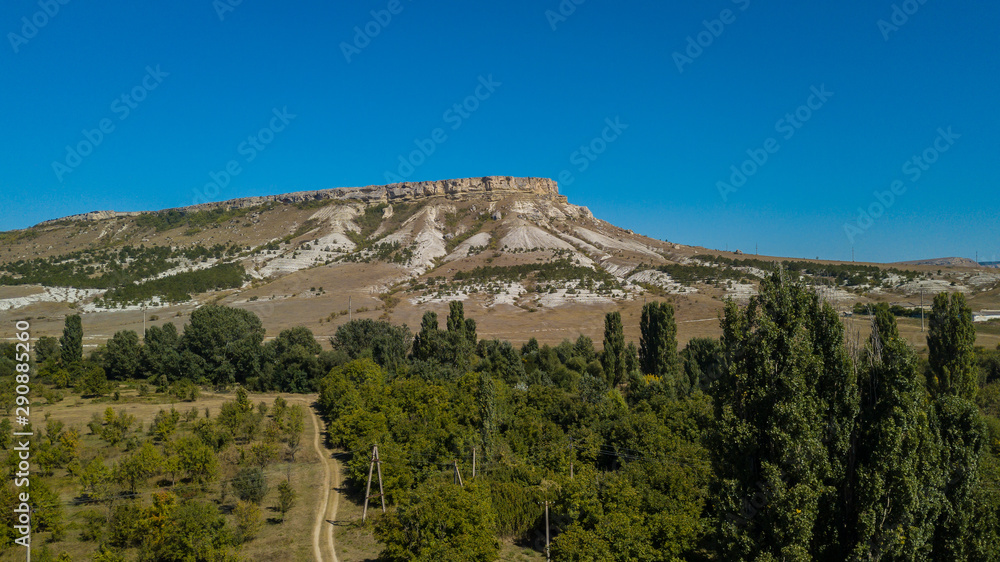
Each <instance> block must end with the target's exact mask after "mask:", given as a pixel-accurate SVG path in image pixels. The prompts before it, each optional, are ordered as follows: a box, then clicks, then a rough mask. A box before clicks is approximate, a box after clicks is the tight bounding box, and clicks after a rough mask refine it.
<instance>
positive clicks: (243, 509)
mask: <svg viewBox="0 0 1000 562" xmlns="http://www.w3.org/2000/svg"><path fill="white" fill-rule="evenodd" d="M233 515H234V516H235V517H236V537H237V539H238V540H239V541H240V542H250V541H252V540H253V539H255V538H257V535H258V534H260V530H261V529H262V528H263V527H264V517H263V515H261V511H260V506H259V505H257V504H256V503H254V502H249V501H238V502H236V508H235V509H233Z"/></svg>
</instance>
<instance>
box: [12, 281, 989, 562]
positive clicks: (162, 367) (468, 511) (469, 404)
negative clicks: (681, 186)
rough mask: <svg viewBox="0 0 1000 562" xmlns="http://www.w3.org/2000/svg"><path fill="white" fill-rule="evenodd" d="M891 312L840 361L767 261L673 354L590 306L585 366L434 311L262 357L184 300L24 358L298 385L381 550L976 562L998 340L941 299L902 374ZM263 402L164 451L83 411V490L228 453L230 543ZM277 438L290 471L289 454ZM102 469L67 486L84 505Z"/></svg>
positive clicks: (652, 307) (49, 367)
mask: <svg viewBox="0 0 1000 562" xmlns="http://www.w3.org/2000/svg"><path fill="white" fill-rule="evenodd" d="M892 312H893V311H892V309H891V308H890V307H889V306H888V305H885V304H882V305H878V306H877V307H875V308H874V309H873V314H872V315H871V323H872V329H871V336H870V337H869V338H868V340H867V341H865V342H860V343H859V344H857V345H855V346H854V347H852V346H851V345H849V343H848V339H847V337H846V336H845V328H844V325H843V323H842V322H841V320H840V318H839V317H838V314H837V312H836V311H835V310H834V309H833V308H832V307H831V306H830V305H829V304H827V303H825V302H824V301H823V300H821V299H820V298H819V297H818V296H817V295H816V294H815V293H814V292H812V291H810V290H809V289H808V288H807V287H806V286H805V285H803V284H801V283H800V282H797V281H795V280H794V279H793V278H792V277H791V276H789V275H787V274H786V273H784V272H780V271H779V272H776V273H774V274H773V275H771V276H770V277H768V278H767V279H765V280H763V282H762V283H761V288H760V292H759V294H758V295H757V296H755V297H753V298H752V299H750V302H749V303H748V304H747V305H746V306H744V307H740V306H737V305H736V304H735V303H733V302H729V303H727V305H726V308H725V314H724V316H723V318H722V328H723V337H722V338H721V339H718V340H716V339H708V338H696V339H693V340H691V341H690V342H689V343H688V345H687V346H686V348H685V349H683V350H678V348H677V340H676V329H677V328H676V325H675V321H674V316H673V309H672V307H670V305H668V304H666V303H660V302H656V303H649V304H647V305H646V306H645V307H644V309H643V313H642V316H641V319H640V322H639V326H638V327H639V332H640V334H641V339H640V342H639V345H638V346H636V344H635V343H634V342H628V341H627V340H626V338H625V336H624V333H625V326H624V325H623V322H624V321H623V318H622V315H621V314H620V313H619V312H611V313H608V314H607V315H606V316H605V317H604V328H605V329H604V341H603V350H601V351H597V350H595V348H594V344H593V342H592V341H591V340H590V339H588V338H586V337H583V336H581V337H580V338H578V339H577V340H576V341H575V342H574V341H564V342H563V343H561V344H559V345H557V346H550V345H539V343H538V342H537V341H535V340H529V341H528V342H527V343H525V344H524V345H523V346H522V347H521V348H520V349H517V348H515V347H514V346H513V345H511V344H510V343H509V342H505V341H498V340H480V339H479V336H478V334H477V330H476V323H475V321H474V320H473V319H471V318H467V317H466V316H465V310H464V308H463V306H462V304H461V302H457V301H456V302H452V303H451V304H450V306H449V311H448V316H447V318H446V319H445V320H444V322H443V325H442V323H441V322H440V321H439V318H438V316H437V315H436V314H435V313H433V312H427V313H426V314H425V315H424V317H423V319H422V322H421V326H420V329H419V331H418V332H417V334H416V336H415V337H414V338H413V339H412V348H411V345H410V341H411V340H410V332H409V330H408V329H407V328H405V327H394V326H392V325H390V324H388V323H384V322H373V321H368V320H359V321H354V322H350V323H347V324H345V325H344V326H342V327H341V328H340V329H339V330H338V332H337V334H336V335H335V336H334V337H333V338H332V340H331V344H332V345H333V347H334V350H333V351H328V352H323V351H321V349H320V346H319V344H318V343H317V342H316V340H315V338H314V337H313V335H312V333H311V332H310V331H309V330H308V329H306V328H303V327H299V328H294V329H290V330H285V331H283V332H281V334H280V335H279V336H278V337H277V338H275V339H274V340H273V341H270V342H268V343H266V344H265V343H263V326H262V324H261V322H260V320H259V319H258V318H257V317H255V316H254V315H253V314H251V313H249V312H246V311H243V310H238V309H232V308H226V307H218V306H206V307H203V308H201V309H199V310H198V311H196V312H195V313H193V314H192V315H191V318H190V323H189V324H188V325H187V326H186V327H185V328H184V331H183V333H182V334H178V332H177V330H176V329H175V328H174V327H173V326H172V325H169V324H168V325H166V326H164V327H162V328H161V327H155V328H151V329H150V330H149V331H147V333H146V334H145V338H144V341H143V344H142V345H141V346H140V345H138V342H137V339H136V338H134V337H132V336H131V335H129V334H128V333H119V334H116V335H115V337H114V338H112V340H111V341H110V342H109V343H108V345H107V346H106V347H105V348H104V349H103V350H102V351H100V352H98V353H95V354H94V356H93V358H92V359H91V360H90V361H83V362H80V361H74V363H73V365H60V364H56V363H58V361H57V360H56V359H54V358H49V359H47V360H46V361H45V363H46V366H44V368H43V369H40V373H41V372H44V373H45V375H44V376H49V377H56V376H57V375H58V376H63V377H65V378H66V380H68V381H70V384H73V382H72V381H73V379H74V378H81V377H82V378H84V379H86V378H87V377H91V376H93V377H96V378H99V376H98V375H103V373H104V372H105V371H106V372H107V373H108V374H109V375H111V376H112V378H115V379H116V378H118V377H120V376H127V373H129V372H134V373H136V376H147V377H150V378H151V379H153V380H154V382H156V383H157V384H158V385H159V384H160V383H159V382H158V381H159V380H160V379H162V381H163V385H175V386H176V387H177V388H180V387H181V385H182V384H183V383H184V382H186V381H187V379H191V380H193V381H195V382H198V383H202V384H216V385H220V386H225V385H231V384H233V383H243V384H246V385H248V386H250V387H252V388H258V389H275V388H281V389H283V390H290V391H310V390H318V392H319V398H318V406H319V409H320V411H321V413H322V414H323V415H324V416H325V417H326V418H327V419H328V421H329V426H328V427H329V438H330V440H331V441H332V442H333V444H334V445H335V446H338V447H341V448H343V449H344V450H345V451H347V452H349V453H350V457H349V460H347V461H346V470H347V475H348V478H347V482H346V483H347V485H348V489H349V490H350V491H351V493H353V494H356V495H358V496H360V495H362V494H363V493H364V489H365V485H366V484H367V478H368V474H369V470H370V468H371V464H370V455H371V453H372V448H373V447H374V446H376V445H377V446H378V450H379V453H380V457H381V465H380V468H381V471H382V479H383V486H384V490H385V499H386V501H387V502H388V504H389V505H390V506H391V508H390V511H389V514H388V515H386V516H382V515H381V514H380V513H378V514H376V516H375V517H376V522H375V525H374V532H375V534H376V536H377V538H378V539H379V540H380V541H381V542H382V545H383V552H382V554H381V559H383V560H438V559H441V560H449V559H456V560H459V559H461V560H493V559H496V557H497V553H498V550H497V549H498V544H499V542H498V541H500V540H501V539H509V540H516V541H520V542H522V543H530V544H532V545H534V546H535V547H536V548H538V549H541V548H542V547H543V546H544V540H541V541H540V539H539V537H544V529H545V526H544V525H545V518H544V513H545V505H546V503H547V504H548V506H549V509H550V525H551V534H552V545H551V547H552V553H553V556H554V559H556V560H602V561H603V560H615V561H617V560H621V561H626V560H643V561H645V560H652V561H678V560H691V561H695V560H697V561H707V560H824V561H826V560H829V561H835V560H836V561H839V560H959V561H978V560H995V559H998V558H997V557H998V556H1000V542H998V536H1000V525H998V515H1000V488H998V484H1000V456H998V455H1000V419H997V417H996V416H997V413H998V412H1000V380H998V375H997V370H996V369H995V367H996V365H997V364H1000V363H998V360H997V357H1000V350H998V351H996V352H994V351H987V350H982V349H976V348H975V347H974V341H975V335H976V334H975V328H974V327H973V324H972V317H971V311H970V310H969V308H968V305H967V303H966V302H965V300H964V298H963V297H962V296H961V295H952V296H948V295H942V296H939V297H937V298H936V299H935V301H934V309H933V311H932V312H931V313H930V315H929V325H930V332H929V336H928V347H929V350H930V357H929V360H928V361H927V362H926V364H922V363H921V361H920V360H919V359H918V357H917V355H916V353H915V352H914V350H913V349H911V347H910V346H909V345H908V344H907V343H906V342H905V341H904V340H903V339H902V338H900V336H899V330H898V327H897V325H896V318H895V316H894V315H893V313H892ZM74 365H75V366H74ZM924 365H926V367H924ZM91 367H97V368H99V369H100V373H98V371H97V370H95V369H92V368H91ZM0 368H3V367H2V364H0ZM60 373H62V374H60ZM188 384H190V382H188ZM178 392H179V394H180V395H184V394H186V393H187V392H188V390H183V389H182V390H179V391H178ZM267 411H268V409H267V408H255V407H254V406H253V403H252V402H251V400H250V397H249V396H248V395H247V393H246V392H245V391H243V390H242V389H241V391H240V392H239V393H238V395H237V398H236V400H234V401H231V402H228V403H226V404H225V405H223V407H222V408H221V411H220V412H219V413H218V415H217V416H216V417H215V418H213V420H211V422H208V421H207V420H206V421H204V422H201V423H200V424H199V425H197V426H196V427H194V428H192V430H191V432H190V435H182V436H180V437H179V436H178V434H177V432H178V431H182V429H179V428H183V427H184V425H183V424H184V423H185V422H182V421H180V416H179V415H178V414H176V413H174V412H166V411H164V412H161V413H160V414H158V415H157V416H156V418H155V419H154V420H153V423H152V424H151V425H150V428H149V433H148V438H147V440H146V441H142V442H139V441H136V440H135V438H134V437H133V436H132V428H133V427H134V426H135V422H136V420H134V419H133V418H131V417H130V416H129V415H128V414H126V413H123V412H115V411H114V410H109V411H108V412H107V413H106V414H105V417H104V418H103V419H99V420H96V421H95V422H92V424H93V425H92V430H93V431H95V433H98V434H99V435H100V436H101V437H102V438H103V439H104V440H105V441H106V442H107V443H109V445H111V446H127V447H129V449H128V451H127V452H126V453H125V454H123V455H122V457H121V458H120V459H119V460H118V462H116V463H115V464H114V465H113V466H111V467H108V468H107V472H108V473H109V474H110V476H107V478H105V480H107V481H110V482H112V483H114V484H115V485H117V486H118V487H119V488H120V489H121V490H124V491H128V492H131V491H133V490H134V491H135V492H136V493H141V490H142V487H143V485H144V482H147V481H148V479H149V478H150V477H151V476H153V475H155V474H169V475H171V477H172V478H173V477H175V476H174V475H176V476H178V477H180V478H182V479H184V480H185V481H187V482H189V483H191V484H202V485H203V484H204V483H206V482H212V481H213V480H216V479H218V478H220V472H221V470H220V468H219V466H218V464H213V463H212V460H211V459H212V454H211V453H212V452H213V451H220V450H224V449H225V448H226V447H230V446H235V447H239V448H240V450H241V453H240V461H239V469H238V471H235V470H234V471H233V472H232V473H231V475H232V477H231V478H229V481H230V482H232V491H233V493H234V494H235V495H236V497H238V498H240V499H241V500H242V501H243V502H245V503H243V504H240V505H239V506H238V510H239V516H238V517H237V519H238V524H237V526H236V529H235V530H232V531H227V532H228V533H230V534H228V535H227V534H226V533H223V532H222V531H220V532H219V533H213V534H212V536H216V537H223V538H224V540H223V539H219V540H220V542H218V545H217V547H213V548H222V549H225V548H229V546H226V545H232V544H236V543H238V542H239V541H240V540H250V537H252V536H253V534H254V533H255V532H256V530H255V529H256V528H257V527H256V526H257V525H258V523H259V517H258V515H259V509H260V508H259V507H257V504H259V503H260V502H261V501H263V499H262V498H263V497H265V496H266V495H267V494H268V488H269V487H268V483H267V480H266V478H264V477H263V469H264V467H266V466H267V464H268V463H269V462H272V460H273V458H274V454H275V450H274V448H273V445H274V443H273V442H272V443H270V444H268V442H267V439H268V438H267V436H268V435H271V436H272V437H271V438H270V439H274V437H273V436H274V435H285V432H287V431H288V429H287V428H294V427H298V428H300V429H299V432H301V425H300V424H301V422H302V411H301V410H300V409H299V410H296V409H295V408H290V407H288V406H287V404H284V403H281V404H279V403H278V402H277V401H276V402H275V405H274V406H273V408H271V410H270V412H271V415H272V416H276V418H280V419H281V421H280V423H279V422H277V421H275V422H274V424H272V426H271V429H268V427H267V425H266V424H265V420H266V415H267ZM278 412H280V413H278ZM293 412H297V413H293ZM281 428H285V429H281ZM292 432H293V433H294V431H292ZM49 433H51V435H52V436H53V437H52V438H50V439H49V441H48V443H49V445H48V456H47V457H46V458H48V459H51V460H50V461H49V463H50V465H51V466H55V465H56V464H58V463H62V462H67V459H68V458H69V456H71V453H69V452H68V451H70V450H71V449H72V447H71V443H72V441H73V439H72V436H64V433H65V432H63V431H61V429H60V428H56V427H53V428H51V431H50V432H49ZM261 439H264V441H263V442H262V441H261ZM282 439H283V442H284V443H285V444H286V446H287V453H288V454H289V455H292V456H294V452H295V450H297V447H298V446H299V444H298V441H297V440H296V439H291V438H282ZM129 443H132V445H129ZM67 455H69V456H67ZM473 458H475V459H476V464H475V476H473V461H472V459H473ZM172 459H176V460H172ZM94 462H97V461H94ZM91 464H94V463H93V462H92V463H91ZM103 472H104V471H102V469H101V465H100V464H94V466H93V468H91V466H90V464H88V465H87V466H86V467H85V468H84V471H83V473H84V474H87V475H88V476H87V477H86V478H85V480H86V481H87V482H89V483H93V486H91V488H92V493H94V494H95V497H100V496H101V494H102V493H103V492H101V489H102V488H101V486H100V485H99V484H100V482H101V481H102V477H101V474H103ZM460 478H461V483H459V479H460ZM88 485H89V484H88ZM278 489H279V492H278V495H279V497H278V498H277V501H278V510H279V511H281V509H282V507H281V506H282V505H285V503H284V502H286V501H289V500H288V496H287V491H286V492H284V496H283V497H284V499H282V495H281V494H282V492H281V491H280V486H279V488H278ZM88 493H91V492H88ZM290 501H291V502H292V503H294V499H292V500H290ZM136 509H139V508H136ZM142 509H145V508H142ZM376 511H378V510H376ZM369 513H371V510H370V511H369ZM226 537H228V538H226ZM225 541H230V542H225ZM109 544H111V545H112V546H113V545H114V544H118V543H109ZM121 544H133V545H134V543H127V542H123V543H121ZM143 548H146V547H143Z"/></svg>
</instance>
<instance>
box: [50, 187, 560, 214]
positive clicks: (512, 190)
mask: <svg viewBox="0 0 1000 562" xmlns="http://www.w3.org/2000/svg"><path fill="white" fill-rule="evenodd" d="M513 194H524V195H530V196H532V197H537V198H542V199H547V200H556V201H560V202H563V203H565V202H566V198H565V197H564V196H562V195H559V185H558V184H557V183H556V182H555V181H553V180H550V179H547V178H515V177H511V176H487V177H482V178H464V179H454V180H439V181H423V182H404V183H394V184H390V185H371V186H367V187H339V188H334V189H321V190H317V191H299V192H296V193H286V194H283V195H266V196H263V197H244V198H240V199H231V200H229V201H220V202H217V203H202V204H200V205H192V206H190V207H181V208H179V209H172V210H181V211H206V210H210V209H217V208H228V209H242V208H245V207H255V206H258V205H263V204H266V203H304V202H308V201H318V200H323V199H337V200H357V201H366V202H367V201H375V202H378V201H382V202H404V201H416V200H419V199H425V198H429V197H447V198H462V197H469V196H472V197H475V196H484V197H487V198H489V199H498V198H500V197H504V196H506V195H513ZM138 214H141V213H118V212H115V211H94V212H91V213H85V214H82V215H73V216H71V217H65V218H62V219H56V220H49V221H45V222H43V223H40V224H39V225H38V226H45V225H48V224H52V223H54V222H57V220H58V221H61V220H78V221H98V220H104V219H110V218H116V217H128V216H135V215H138Z"/></svg>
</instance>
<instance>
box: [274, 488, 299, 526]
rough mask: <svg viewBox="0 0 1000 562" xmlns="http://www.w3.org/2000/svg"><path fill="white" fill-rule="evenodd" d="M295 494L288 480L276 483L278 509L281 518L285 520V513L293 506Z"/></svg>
mask: <svg viewBox="0 0 1000 562" xmlns="http://www.w3.org/2000/svg"><path fill="white" fill-rule="evenodd" d="M296 497H297V494H296V493H295V488H293V487H292V484H291V482H289V481H288V480H285V481H283V482H282V483H281V484H278V511H279V512H281V520H282V521H284V520H285V514H286V513H288V512H289V510H291V509H292V508H293V507H295V499H296Z"/></svg>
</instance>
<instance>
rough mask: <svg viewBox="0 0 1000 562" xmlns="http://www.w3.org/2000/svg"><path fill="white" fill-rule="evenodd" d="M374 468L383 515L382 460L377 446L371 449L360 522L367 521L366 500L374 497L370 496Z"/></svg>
mask: <svg viewBox="0 0 1000 562" xmlns="http://www.w3.org/2000/svg"><path fill="white" fill-rule="evenodd" d="M376 466H378V497H379V498H381V500H382V513H385V493H384V491H383V490H382V459H381V458H379V456H378V445H375V446H374V447H372V460H371V462H370V463H369V464H368V486H367V488H365V508H364V510H363V511H362V512H361V521H362V522H364V521H365V520H367V519H368V500H370V499H371V498H373V497H374V496H372V472H374V470H375V467H376Z"/></svg>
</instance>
